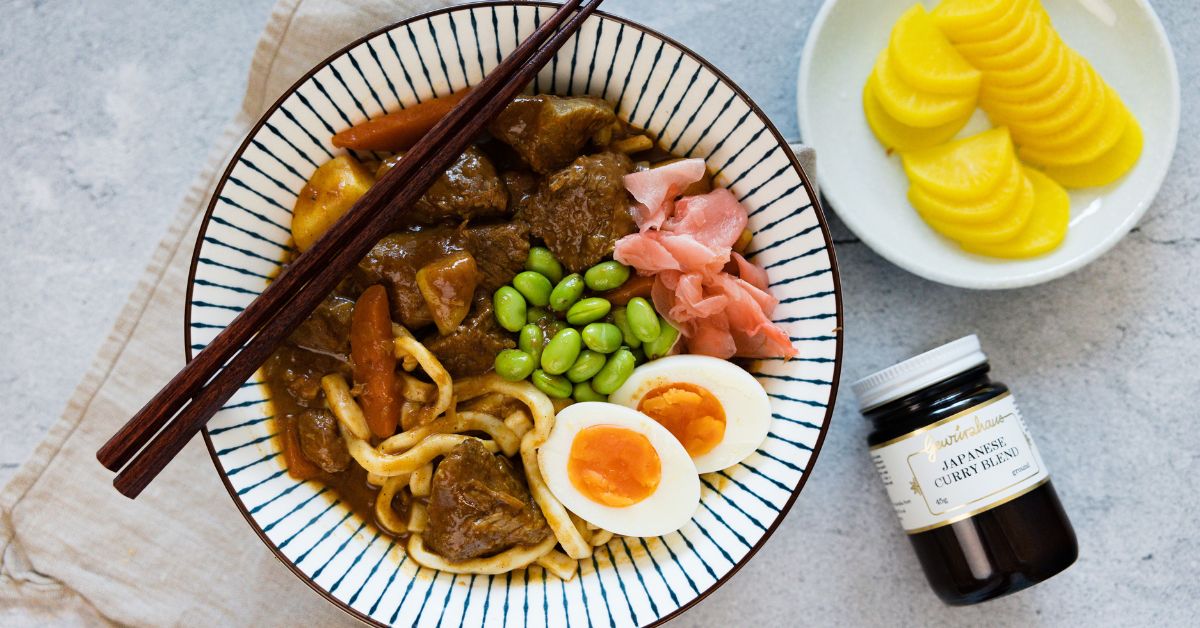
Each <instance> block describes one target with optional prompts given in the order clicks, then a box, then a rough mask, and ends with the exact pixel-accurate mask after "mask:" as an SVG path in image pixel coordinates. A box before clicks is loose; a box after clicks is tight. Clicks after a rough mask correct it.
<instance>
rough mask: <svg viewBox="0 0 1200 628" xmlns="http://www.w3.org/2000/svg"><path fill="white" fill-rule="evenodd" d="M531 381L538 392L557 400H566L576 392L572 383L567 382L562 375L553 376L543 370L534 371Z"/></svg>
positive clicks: (530, 377)
mask: <svg viewBox="0 0 1200 628" xmlns="http://www.w3.org/2000/svg"><path fill="white" fill-rule="evenodd" d="M529 381H531V382H533V385H534V386H536V387H537V389H538V390H540V391H542V392H544V393H546V394H547V395H550V396H551V397H554V398H555V399H566V398H567V397H570V396H571V393H572V392H575V388H574V387H573V386H571V382H569V381H567V378H565V377H563V376H562V375H551V374H549V373H547V372H546V371H543V370H542V369H538V370H536V371H534V372H533V375H531V376H529Z"/></svg>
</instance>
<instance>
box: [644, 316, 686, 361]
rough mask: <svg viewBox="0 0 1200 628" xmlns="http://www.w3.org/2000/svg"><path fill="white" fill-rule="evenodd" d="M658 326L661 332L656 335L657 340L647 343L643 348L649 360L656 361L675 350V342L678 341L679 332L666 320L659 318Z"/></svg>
mask: <svg viewBox="0 0 1200 628" xmlns="http://www.w3.org/2000/svg"><path fill="white" fill-rule="evenodd" d="M658 323H659V326H660V327H661V328H662V332H660V333H659V334H658V338H655V339H654V340H651V341H650V342H647V343H646V344H645V345H644V346H645V349H646V357H647V358H650V359H651V360H657V359H658V358H661V357H663V356H664V355H667V354H668V353H670V352H671V349H673V348H675V341H677V340H679V330H678V329H675V326H674V325H672V324H671V323H670V322H668V321H667V319H665V318H663V317H661V316H659V317H658Z"/></svg>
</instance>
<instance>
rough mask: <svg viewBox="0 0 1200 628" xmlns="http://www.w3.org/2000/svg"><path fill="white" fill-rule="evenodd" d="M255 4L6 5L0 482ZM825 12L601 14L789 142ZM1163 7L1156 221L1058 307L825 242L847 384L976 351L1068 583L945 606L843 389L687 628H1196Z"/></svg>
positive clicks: (168, 197)
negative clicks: (735, 92)
mask: <svg viewBox="0 0 1200 628" xmlns="http://www.w3.org/2000/svg"><path fill="white" fill-rule="evenodd" d="M1112 1H1115V2H1130V1H1133V0H1112ZM270 4H271V0H203V1H193V2H186V3H185V2H169V3H166V2H156V1H153V0H128V1H121V0H52V1H44V0H42V1H38V0H34V1H30V0H16V1H13V0H5V1H3V2H0V14H2V15H3V16H4V17H3V19H0V80H2V81H3V88H2V89H0V112H2V114H0V138H3V141H4V143H5V147H4V150H3V151H2V152H0V176H2V177H3V181H4V182H5V183H4V184H3V186H2V187H0V189H2V190H3V203H2V204H0V295H3V296H2V297H0V393H2V394H3V398H4V404H3V406H0V482H2V481H3V480H5V479H7V478H8V477H9V476H10V475H11V474H12V473H13V471H14V469H15V468H16V467H17V466H18V465H19V464H20V463H21V461H22V460H23V459H24V458H25V457H26V455H28V453H29V452H30V451H32V449H33V447H34V446H35V445H36V443H37V442H38V441H39V440H40V439H41V437H42V434H43V433H44V432H45V430H46V428H47V427H48V426H49V425H50V424H51V423H52V422H53V421H54V419H55V417H56V416H57V415H58V413H59V412H60V411H61V410H62V408H63V406H64V405H65V403H66V399H67V397H68V396H69V395H70V393H71V391H72V389H73V388H74V386H75V384H76V381H77V380H78V379H79V377H80V376H81V375H82V374H83V372H84V370H85V369H86V367H87V365H88V364H89V362H90V360H91V359H92V355H93V353H94V352H95V350H96V349H97V348H98V347H99V345H100V343H101V341H102V339H103V338H104V336H105V335H106V333H107V332H108V329H109V326H110V325H111V323H112V320H113V318H114V317H115V316H116V314H117V312H118V310H119V308H120V307H121V306H122V304H123V303H124V300H125V297H126V295H127V294H128V293H129V291H130V290H131V289H132V288H133V285H134V282H135V281H136V280H137V278H138V277H139V275H140V273H141V271H142V268H143V266H144V264H145V263H146V262H147V261H148V258H149V255H150V253H151V251H152V249H153V247H154V245H155V244H156V242H157V240H158V238H159V236H160V235H161V233H162V231H163V230H164V229H165V227H166V223H167V220H168V219H169V217H170V215H171V213H172V211H173V209H174V208H175V207H176V205H177V203H178V202H179V200H180V198H181V196H182V194H183V192H184V189H185V186H186V185H187V184H188V183H189V182H190V181H191V179H192V177H193V176H194V174H195V172H196V170H197V169H198V168H199V167H200V165H201V162H202V160H203V159H204V157H205V156H206V155H207V153H208V148H209V145H210V143H211V142H213V141H214V140H215V139H216V136H217V134H218V132H219V131H220V129H221V128H222V127H223V125H224V124H225V122H226V121H227V119H229V118H230V117H231V116H232V115H233V113H234V111H235V109H236V107H237V103H238V101H239V99H240V97H241V93H242V89H243V80H244V77H245V74H246V70H247V65H248V63H249V60H250V55H251V51H252V49H253V46H254V43H255V41H256V39H257V37H258V34H259V30H260V29H261V27H262V25H263V24H264V23H265V21H266V18H267V14H268V12H269V9H270ZM818 4H819V2H818V0H768V1H763V0H754V1H753V2H750V1H747V0H693V1H690V2H662V1H655V2H648V1H644V0H642V1H639V0H610V1H609V2H606V4H605V8H606V9H607V10H609V11H612V12H615V13H619V14H621V15H625V16H628V17H631V18H634V19H636V20H639V21H642V22H644V23H646V24H648V25H650V26H652V27H654V28H657V29H659V30H662V31H664V32H666V33H668V34H670V35H671V36H673V37H675V38H677V39H679V40H680V41H682V42H684V43H685V44H687V45H688V46H690V47H692V48H694V49H695V50H697V51H698V52H699V53H701V54H703V55H705V56H707V57H708V59H709V60H711V61H712V62H713V63H715V64H716V65H717V66H718V67H720V68H722V69H723V70H725V71H726V72H727V73H728V74H729V75H730V76H731V77H732V78H733V79H734V80H735V81H737V82H738V83H739V84H740V85H742V86H743V87H744V88H746V90H747V91H748V92H749V93H750V95H751V96H752V97H754V98H755V99H756V100H757V101H758V103H759V104H760V105H762V106H763V108H764V109H765V110H766V111H767V113H768V114H769V115H770V116H771V117H772V118H773V119H774V120H775V122H776V124H777V125H778V126H779V127H780V129H781V130H782V131H783V133H784V134H785V135H786V136H788V137H789V138H792V139H796V138H797V137H798V130H797V127H796V123H795V111H794V103H795V95H794V85H795V75H796V67H797V64H798V62H799V57H800V49H801V46H802V45H803V42H804V37H805V34H806V31H807V28H808V24H809V20H810V19H811V18H812V16H813V15H814V14H815V12H816V9H817V6H818ZM1153 4H1154V5H1155V7H1156V8H1157V10H1158V11H1159V12H1160V14H1161V15H1162V17H1163V21H1164V23H1165V24H1166V27H1167V31H1168V33H1169V35H1170V37H1171V41H1172V43H1173V45H1174V46H1175V51H1176V55H1177V58H1178V61H1179V66H1180V73H1181V79H1182V82H1183V89H1184V102H1183V129H1182V132H1181V135H1180V142H1179V149H1178V151H1177V153H1176V155H1175V161H1174V163H1173V165H1172V168H1171V172H1170V175H1169V177H1168V179H1167V182H1166V185H1165V187H1164V188H1163V190H1162V192H1161V193H1160V194H1159V197H1158V200H1157V201H1156V202H1155V204H1154V206H1153V207H1152V208H1151V209H1150V211H1149V213H1148V214H1147V215H1146V217H1145V219H1143V221H1142V223H1141V225H1140V226H1139V227H1138V228H1136V229H1135V230H1134V232H1133V233H1132V234H1130V235H1129V237H1127V238H1126V239H1125V240H1124V241H1123V242H1122V243H1121V244H1120V245H1118V246H1117V247H1116V248H1115V249H1114V250H1113V251H1112V252H1111V253H1109V254H1108V255H1107V256H1105V257H1104V258H1102V259H1101V260H1099V261H1098V262H1096V263H1094V264H1092V265H1091V266H1089V267H1088V268H1086V269H1084V270H1082V271H1080V272H1078V273H1076V274H1074V275H1072V276H1070V277H1068V278H1065V279H1062V280H1059V281H1056V282H1053V283H1050V284H1048V285H1044V286H1040V287H1035V288H1030V289H1024V290H1018V291H1011V292H992V293H978V292H968V291H964V290H958V289H952V288H947V287H944V286H940V285H937V284H932V283H929V282H926V281H924V280H922V279H919V278H917V277H914V276H912V275H909V274H907V273H905V272H904V271H901V270H899V269H897V268H895V267H893V266H891V265H890V264H888V263H887V262H885V261H883V260H882V259H880V258H879V257H878V256H876V255H875V254H874V253H872V252H871V251H870V250H868V249H867V248H866V247H864V246H863V245H862V244H861V243H859V242H858V241H857V240H856V239H855V238H854V237H852V236H851V235H850V234H849V233H848V232H847V231H846V230H845V229H844V228H842V227H841V226H840V224H838V223H837V220H836V219H834V221H833V222H834V228H835V231H834V232H835V236H836V238H837V243H838V249H837V252H838V257H839V260H840V263H841V270H842V278H843V282H844V288H845V305H846V314H847V316H846V337H847V344H846V354H845V358H846V359H845V367H844V374H845V378H844V379H845V380H846V381H847V382H848V381H850V380H852V379H854V378H856V377H858V376H861V375H863V374H865V373H867V372H868V371H871V370H872V369H875V368H879V367H883V366H887V365H888V364H891V363H893V362H894V361H896V360H898V359H901V358H903V357H906V356H908V355H910V354H912V353H913V352H916V351H918V350H921V349H923V348H927V347H929V346H932V345H933V344H936V343H939V342H942V341H946V340H950V339H953V338H956V337H958V336H961V335H963V334H966V333H970V332H978V333H979V334H980V336H981V338H982V339H983V342H984V345H985V349H986V350H987V351H988V353H989V354H990V357H991V359H992V364H993V367H994V371H995V374H996V375H997V376H998V378H999V379H1001V380H1002V381H1005V382H1007V383H1008V384H1009V385H1010V386H1011V387H1012V388H1013V390H1014V391H1015V392H1016V394H1017V395H1018V396H1019V398H1020V401H1021V403H1022V406H1023V408H1024V409H1025V413H1026V415H1027V417H1028V419H1029V422H1030V424H1031V429H1032V430H1034V432H1035V436H1036V438H1037V439H1038V442H1039V446H1040V448H1041V450H1042V453H1043V455H1044V456H1045V457H1046V459H1047V461H1048V464H1049V465H1050V466H1051V468H1052V470H1053V472H1054V477H1055V485H1056V487H1057V488H1058V491H1059V494H1060V495H1061V496H1062V499H1063V502H1064V503H1065V505H1066V508H1067V510H1068V512H1069V514H1070V515H1071V517H1072V520H1073V521H1074V524H1075V527H1076V531H1077V533H1078V534H1079V537H1080V546H1081V557H1080V560H1079V562H1078V563H1077V564H1076V565H1075V566H1074V567H1072V568H1071V569H1070V570H1068V571H1067V572H1065V573H1064V574H1062V575H1060V576H1058V577H1056V578H1054V579H1053V580H1051V581H1049V582H1047V583H1044V584H1042V585H1039V586H1037V587H1035V588H1033V589H1031V590H1029V591H1027V592H1024V593H1021V594H1019V595H1016V596H1013V597H1010V598H1006V599H1003V600H999V601H995V602H991V603H988V604H985V605H982V606H978V607H974V608H968V609H950V608H947V607H944V606H942V605H941V604H940V603H939V602H938V601H937V600H936V598H935V597H934V596H933V594H932V593H930V592H929V591H928V589H927V587H926V585H925V583H924V581H923V577H922V575H921V572H920V568H919V566H918V565H917V563H916V559H915V557H914V556H913V554H912V551H911V550H910V548H909V546H908V543H907V541H906V540H905V538H904V537H903V535H902V534H901V533H900V531H899V529H898V527H897V525H896V523H895V521H894V515H893V514H892V513H891V512H890V509H889V506H888V504H887V503H886V501H885V499H884V495H883V491H882V489H881V487H880V486H879V485H878V481H877V479H876V477H875V475H874V471H873V469H872V468H871V465H870V464H869V462H868V460H867V457H866V451H865V446H864V444H863V441H864V438H865V436H866V433H867V431H868V427H867V425H866V422H865V421H864V420H863V419H861V418H860V417H859V415H858V414H857V412H856V410H855V408H854V401H853V398H852V396H851V395H850V394H849V391H848V390H847V389H846V387H844V388H843V391H844V394H843V395H842V396H841V399H840V402H841V403H840V404H839V407H838V410H837V414H836V416H835V417H834V420H833V428H832V431H831V432H830V435H829V438H828V440H827V441H826V443H825V449H824V451H823V452H822V454H821V457H820V461H819V464H818V465H817V466H816V468H815V471H814V474H813V477H812V478H811V480H810V482H809V483H808V487H807V488H806V490H805V491H804V494H803V496H802V498H801V499H800V500H799V501H798V502H797V506H796V507H795V508H794V509H793V510H792V512H791V514H790V515H789V517H788V518H787V519H786V520H785V521H784V523H783V524H782V526H781V527H780V528H779V530H778V532H777V533H776V534H775V536H774V537H773V538H772V539H771V541H770V542H769V543H768V544H767V545H766V547H765V548H764V550H763V551H762V552H761V553H760V554H759V555H758V556H757V557H756V558H755V559H754V560H753V561H752V562H751V563H750V564H749V565H748V566H747V567H746V568H745V569H743V570H742V571H741V572H740V573H739V575H737V576H736V577H735V578H733V579H732V580H731V581H730V582H729V583H728V584H726V585H725V586H724V587H723V588H721V589H720V590H719V591H718V592H717V593H715V594H714V595H713V596H711V597H710V598H709V599H708V600H706V601H705V602H703V603H702V604H700V605H699V606H698V607H697V608H695V609H694V610H692V611H690V612H689V613H687V614H686V615H685V616H684V617H683V618H682V619H680V620H679V621H677V622H676V624H677V625H687V626H728V625H756V624H766V625H795V624H805V625H832V624H849V625H957V624H965V623H972V624H982V623H985V622H986V623H988V624H993V625H1018V624H1045V625H1079V624H1085V623H1086V624H1094V625H1163V624H1176V625H1186V624H1191V625H1196V622H1197V619H1198V618H1200V602H1198V600H1200V579H1198V578H1197V574H1200V540H1198V535H1197V523H1198V522H1200V506H1198V505H1197V498H1198V497H1200V490H1198V489H1197V486H1198V483H1197V482H1196V481H1195V479H1194V478H1195V474H1200V453H1198V452H1200V436H1198V435H1197V433H1198V432H1197V429H1196V424H1197V423H1198V422H1200V414H1198V413H1197V410H1196V408H1197V397H1198V396H1200V375H1198V371H1197V369H1198V368H1200V341H1198V340H1197V335H1198V334H1200V296H1197V292H1198V291H1200V279H1198V277H1200V214H1198V213H1197V209H1196V207H1195V205H1196V200H1197V195H1198V190H1200V160H1198V158H1197V149H1198V148H1200V124H1198V123H1200V119H1198V118H1197V106H1198V104H1200V103H1198V102H1197V95H1198V92H1197V87H1196V86H1197V84H1198V83H1200V65H1198V64H1197V56H1198V55H1200V3H1197V2H1195V0H1157V1H1155V2H1154V3H1153ZM85 472H99V467H97V468H96V469H93V470H87V471H85ZM245 533H247V534H249V533H250V531H249V530H248V529H247V530H245ZM264 551H265V550H264ZM348 621H349V620H348Z"/></svg>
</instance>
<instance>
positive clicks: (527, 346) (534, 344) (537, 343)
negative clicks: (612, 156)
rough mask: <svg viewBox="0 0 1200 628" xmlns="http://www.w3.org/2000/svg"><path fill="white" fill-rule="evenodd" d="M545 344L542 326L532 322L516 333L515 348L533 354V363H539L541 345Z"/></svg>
mask: <svg viewBox="0 0 1200 628" xmlns="http://www.w3.org/2000/svg"><path fill="white" fill-rule="evenodd" d="M545 344H546V338H545V335H544V334H543V333H542V328H541V327H538V326H537V325H534V324H533V323H529V324H527V325H525V326H524V327H522V328H521V333H519V334H517V348H518V349H520V350H521V351H524V352H525V353H528V354H529V355H531V356H533V363H534V364H541V362H542V347H543V346H544V345H545ZM526 377H528V375H526ZM522 379H524V378H522Z"/></svg>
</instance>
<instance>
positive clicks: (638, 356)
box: [629, 345, 646, 366]
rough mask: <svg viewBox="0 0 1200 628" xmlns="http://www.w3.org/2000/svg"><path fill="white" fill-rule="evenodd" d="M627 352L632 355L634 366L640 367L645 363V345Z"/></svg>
mask: <svg viewBox="0 0 1200 628" xmlns="http://www.w3.org/2000/svg"><path fill="white" fill-rule="evenodd" d="M629 352H630V353H632V354H633V363H634V365H636V366H641V365H642V364H645V363H646V345H642V346H640V347H635V348H633V349H630V350H629Z"/></svg>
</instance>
